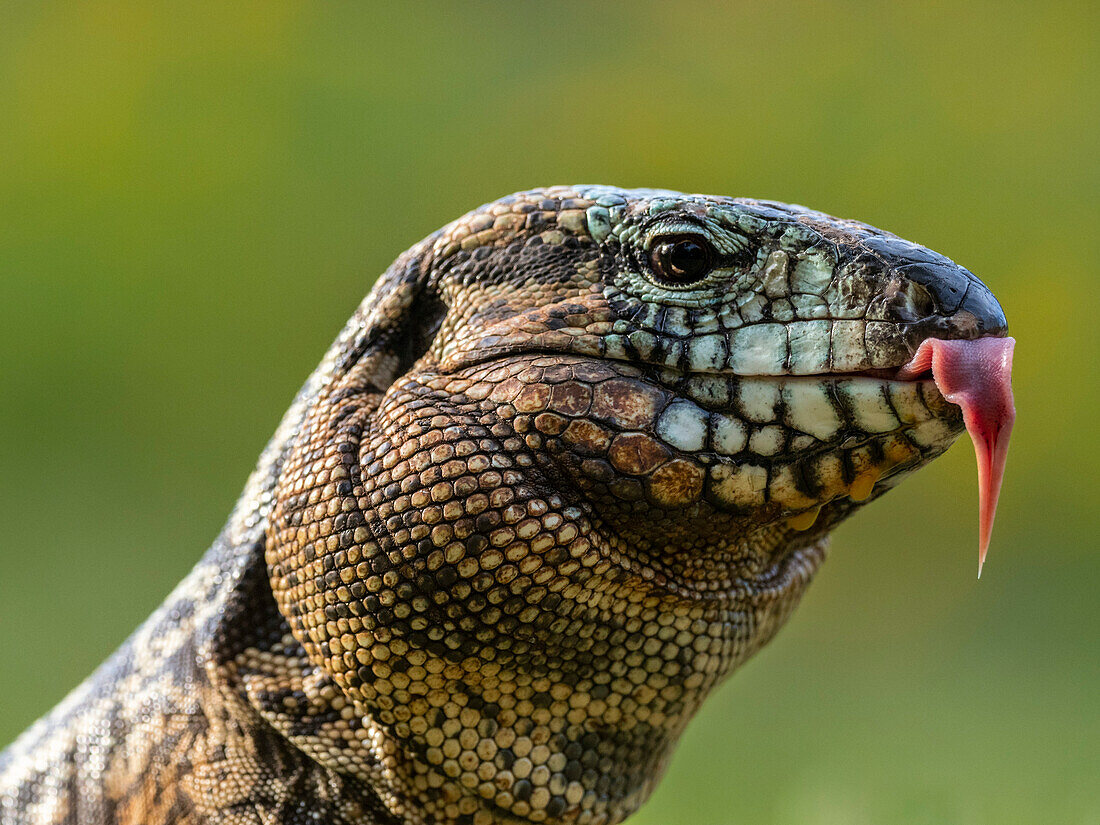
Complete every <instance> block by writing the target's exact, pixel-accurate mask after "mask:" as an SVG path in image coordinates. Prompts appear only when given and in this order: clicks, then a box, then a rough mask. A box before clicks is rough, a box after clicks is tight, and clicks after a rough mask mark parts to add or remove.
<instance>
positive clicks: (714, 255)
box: [649, 234, 719, 286]
mask: <svg viewBox="0 0 1100 825" xmlns="http://www.w3.org/2000/svg"><path fill="white" fill-rule="evenodd" d="M718 259H719V255H718V251H717V250H716V249H715V248H714V246H713V244H711V242H710V241H709V240H707V238H705V237H704V236H702V235H696V234H679V235H665V236H663V237H659V238H655V239H654V241H653V244H652V245H651V246H650V249H649V268H650V271H651V272H652V273H653V276H654V278H656V279H657V281H658V282H660V283H663V284H667V285H670V286H688V285H690V284H694V283H698V282H699V281H701V280H703V279H704V278H706V277H707V275H709V274H710V272H711V270H713V269H714V267H715V266H716V265H717V263H718Z"/></svg>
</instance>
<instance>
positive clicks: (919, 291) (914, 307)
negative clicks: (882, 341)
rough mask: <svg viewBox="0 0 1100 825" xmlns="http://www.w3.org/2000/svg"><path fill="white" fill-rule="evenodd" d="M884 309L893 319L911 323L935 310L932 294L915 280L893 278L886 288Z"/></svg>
mask: <svg viewBox="0 0 1100 825" xmlns="http://www.w3.org/2000/svg"><path fill="white" fill-rule="evenodd" d="M885 298H886V310H887V312H888V313H889V314H890V316H892V317H893V318H894V319H896V320H898V321H901V322H903V323H913V322H914V321H920V320H922V319H924V318H927V317H928V316H929V315H933V314H935V312H936V302H935V301H934V300H933V298H932V294H931V293H930V292H929V291H928V290H927V289H925V288H924V287H923V286H921V285H920V284H918V283H917V282H916V281H909V280H901V279H897V280H894V281H893V282H892V283H891V284H890V285H889V287H888V288H887V289H886V293H885Z"/></svg>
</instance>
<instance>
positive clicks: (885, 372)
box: [0, 186, 1011, 825]
mask: <svg viewBox="0 0 1100 825" xmlns="http://www.w3.org/2000/svg"><path fill="white" fill-rule="evenodd" d="M1006 329H1007V328H1006V322H1005V317H1004V314H1003V313H1002V311H1001V308H1000V307H999V305H998V303H997V301H996V300H995V299H994V297H993V295H992V294H991V293H990V291H989V290H988V289H987V288H986V287H985V286H984V285H983V284H982V283H981V282H980V281H979V280H978V279H977V278H976V277H975V276H974V275H972V274H971V273H970V272H968V271H967V270H965V269H963V268H962V267H960V266H958V265H956V264H954V263H952V262H951V261H950V260H948V259H947V258H945V257H943V256H941V255H939V254H937V253H935V252H931V251H929V250H928V249H925V248H922V247H920V246H917V245H915V244H912V243H909V242H907V241H904V240H902V239H900V238H898V237H896V236H894V235H891V234H889V233H887V232H883V231H880V230H878V229H874V228H872V227H870V226H867V225H865V224H862V223H858V222H855V221H850V220H840V219H837V218H833V217H829V216H827V215H824V214H821V213H819V212H814V211H811V210H809V209H805V208H802V207H798V206H789V205H786V204H781V203H774V202H768V201H755V200H744V199H734V198H725V197H706V196H701V195H683V194H679V193H676V192H669V191H658V190H634V191H627V190H619V189H614V188H611V187H603V186H576V187H554V188H550V189H545V190H536V191H530V192H523V193H519V194H515V195H511V196H509V197H506V198H502V199H501V200H498V201H496V202H495V203H491V204H488V205H486V206H482V207H481V208H479V209H477V210H475V211H473V212H471V213H469V214H467V215H466V216H464V217H462V218H460V219H458V220H457V221H455V222H454V223H451V224H450V225H448V226H446V227H444V228H443V229H441V230H439V231H438V232H436V233H434V234H433V235H431V236H429V237H428V238H426V239H425V240H423V241H421V242H420V243H418V244H416V245H415V246H413V247H412V248H411V249H409V250H408V251H407V252H405V253H403V254H402V255H401V256H400V257H398V258H397V260H396V261H395V262H394V263H393V265H392V266H391V267H390V268H389V269H388V270H387V271H386V272H385V274H383V275H382V277H381V278H380V279H379V280H378V282H377V284H376V285H375V287H374V289H373V290H372V291H371V292H370V294H369V295H368V296H367V297H366V299H365V300H364V301H363V303H362V304H361V305H360V307H359V309H358V310H357V311H356V312H355V314H354V315H353V317H352V318H351V320H350V321H349V322H348V324H347V326H346V327H345V328H344V329H343V331H342V332H341V333H340V335H339V337H338V338H337V339H336V342H335V343H334V344H333V345H332V347H331V349H330V350H329V351H328V353H327V355H326V356H325V357H324V360H322V362H321V364H320V366H319V367H318V368H317V370H316V371H315V372H314V373H313V375H312V376H311V377H310V378H309V379H308V380H307V382H306V384H305V386H304V387H303V388H302V390H301V391H300V392H299V394H298V396H297V398H296V399H295V400H294V402H293V404H292V405H291V407H290V410H289V412H288V413H287V414H286V417H285V418H284V419H283V422H282V424H281V425H280V426H279V428H278V430H277V432H276V433H275V436H274V438H273V439H272V441H271V442H270V444H269V445H268V447H267V448H266V450H265V451H264V453H263V455H262V456H261V457H260V460H259V464H258V466H257V468H256V470H255V472H254V473H253V474H252V476H251V478H250V479H249V481H248V484H247V486H246V488H245V490H244V493H243V495H242V497H241V499H240V501H239V502H238V504H237V506H236V509H235V510H234V511H233V513H232V515H231V516H230V519H229V522H228V524H227V525H226V527H225V529H224V531H223V532H222V533H221V535H220V536H219V537H218V538H217V540H216V541H215V543H214V545H213V546H212V547H211V548H210V550H209V551H208V552H207V553H206V555H205V556H204V557H203V558H202V560H201V561H200V562H199V563H198V565H197V566H196V567H195V569H194V571H193V572H192V573H191V574H190V575H189V576H188V577H187V578H186V579H185V580H184V581H183V583H182V584H180V585H179V587H178V588H177V589H176V590H175V592H173V593H172V594H171V595H170V596H169V597H168V599H167V601H166V602H165V603H164V605H163V606H162V607H161V608H160V609H159V610H158V611H157V612H156V613H155V614H154V615H153V616H152V617H151V618H150V619H149V620H148V621H147V622H146V623H145V624H144V625H143V626H142V627H141V628H139V629H138V630H137V631H136V633H135V634H134V635H133V636H132V637H131V638H130V639H129V640H128V641H127V642H126V643H125V644H124V645H123V647H122V648H121V649H120V650H119V651H118V652H117V653H116V654H115V655H114V656H113V657H112V658H111V659H110V660H109V661H108V662H107V663H106V664H104V665H103V666H102V667H101V668H100V669H99V670H98V671H97V672H96V673H95V674H94V675H93V676H92V677H91V678H90V679H89V680H88V681H87V682H85V683H84V684H83V685H82V686H81V687H79V688H77V689H76V691H75V692H73V693H72V694H71V695H70V696H69V697H68V698H67V699H66V700H65V701H64V702H63V703H62V704H61V705H60V706H59V707H58V708H57V709H55V710H54V711H53V712H52V713H51V714H50V715H49V716H47V717H46V718H44V719H43V720H41V721H40V722H38V723H37V724H36V725H35V726H34V727H32V728H31V729H30V730H29V731H28V732H27V733H26V734H24V735H23V736H22V737H21V738H20V739H19V740H17V741H16V743H15V744H14V745H12V746H11V747H10V748H9V749H8V750H7V751H6V752H5V753H4V754H3V755H2V756H0V821H2V822H3V823H4V825H46V823H73V824H74V825H75V824H76V823H80V825H107V823H112V824H115V823H117V824H118V825H161V824H162V823H187V824H188V825H191V823H195V824H196V825H197V824H198V823H203V824H204V825H207V824H209V825H214V823H217V824H218V825H230V823H234V824H239V825H246V824H247V825H260V823H263V824H264V825H269V824H274V823H281V825H299V824H304V823H317V822H323V823H329V824H330V825H334V824H335V823H348V824H349V825H350V824H351V823H370V825H384V824H385V825H388V824H389V823H407V824H408V825H421V824H423V825H427V824H428V823H448V824H457V823H465V825H484V824H485V823H511V824H512V825H520V823H531V822H542V823H591V824H592V825H595V824H596V823H614V822H619V821H620V820H622V819H624V818H625V817H626V816H628V815H629V814H630V813H631V812H633V811H634V810H635V809H636V808H638V806H639V805H641V803H642V802H644V801H645V799H646V798H647V796H648V795H649V794H650V792H651V791H652V790H653V788H654V786H655V784H656V783H657V782H658V780H659V779H660V777H661V775H662V772H663V771H664V769H665V767H666V765H667V764H668V761H669V758H670V755H671V753H672V751H673V748H674V746H675V744H676V742H677V739H678V738H679V736H680V734H681V732H682V731H683V730H684V727H685V725H686V724H687V723H688V721H689V720H690V719H691V717H692V715H693V714H694V713H695V712H696V711H697V710H698V709H699V706H700V704H701V703H702V702H703V700H704V699H705V698H706V696H707V694H708V693H710V691H711V690H712V689H713V688H714V687H715V685H717V684H718V683H719V682H721V681H722V680H723V679H724V678H725V677H726V676H727V675H728V674H730V673H731V672H732V671H733V670H734V669H735V668H737V667H738V666H739V665H740V664H742V663H743V662H744V661H745V660H746V659H748V658H749V657H750V656H751V655H752V654H753V653H754V652H755V651H757V650H759V649H760V647H761V646H762V645H764V644H766V643H767V642H768V641H769V640H770V639H771V638H772V636H773V635H774V634H775V632H776V631H777V630H778V629H779V627H780V626H781V625H782V624H783V623H784V621H786V619H787V617H788V616H789V615H790V613H791V611H792V610H793V609H794V607H795V605H796V604H797V603H798V600H799V598H800V596H801V595H802V593H803V591H804V590H805V589H806V586H807V585H808V584H809V583H810V580H811V578H812V577H813V575H814V572H815V571H816V570H817V569H818V566H819V565H820V564H821V563H822V561H823V559H824V558H825V552H826V544H827V541H828V536H829V532H830V531H831V530H832V529H833V527H835V526H836V525H837V523H838V522H840V521H841V520H843V519H845V518H847V517H848V516H850V515H851V514H852V513H854V512H855V511H857V510H858V509H859V508H860V507H862V506H863V505H864V504H865V503H867V502H868V501H870V500H872V499H874V498H876V497H878V496H880V495H882V494H883V493H884V492H886V491H887V490H889V489H891V488H893V487H894V486H895V485H896V484H897V483H898V482H899V481H900V480H901V479H902V478H903V477H905V476H906V475H908V474H909V473H910V472H912V471H913V470H915V469H917V468H918V467H921V466H923V465H924V464H926V463H928V462H929V461H931V460H932V459H933V458H935V457H936V456H938V455H940V454H941V453H942V452H943V451H944V450H946V449H947V448H948V446H949V445H950V444H951V443H952V442H953V441H954V440H955V439H956V437H958V436H959V435H960V433H961V432H962V430H963V428H964V419H963V413H964V412H965V413H966V415H967V416H968V421H967V423H970V424H971V431H972V434H973V435H975V438H976V441H978V442H982V440H983V439H984V443H985V445H986V446H987V447H988V450H989V453H988V455H987V456H986V458H985V460H984V461H985V463H984V465H983V467H984V470H983V472H985V475H986V479H985V482H984V483H985V487H983V490H984V492H983V497H984V498H985V500H986V503H985V505H984V507H985V510H983V512H985V511H988V513H987V514H986V515H987V516H988V518H985V517H983V519H984V521H983V537H984V538H983V552H984V541H985V540H987V538H988V524H987V523H985V522H989V521H991V516H992V509H991V507H992V504H991V500H992V501H994V502H995V498H996V487H997V486H998V485H999V477H1000V470H1001V467H1002V466H1003V461H1004V447H1005V444H1006V439H1007V428H1008V425H1009V424H1010V423H1011V421H1010V401H1011V400H1010V397H1009V396H1008V392H1009V391H1008V383H1007V382H1008V368H1009V361H1010V356H1011V339H1009V338H1005V335H1006ZM929 367H931V368H932V372H933V373H935V374H934V375H933V374H931V373H930V372H929ZM945 396H946V397H945ZM949 398H953V399H954V401H955V403H952V400H949ZM979 446H980V444H979ZM732 813H735V812H732Z"/></svg>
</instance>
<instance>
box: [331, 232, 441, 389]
mask: <svg viewBox="0 0 1100 825" xmlns="http://www.w3.org/2000/svg"><path fill="white" fill-rule="evenodd" d="M418 251H419V250H418V249H414V250H410V252H408V253H406V254H405V255H402V256H401V257H400V258H398V259H397V261H395V262H394V264H393V265H392V266H391V267H390V268H389V269H387V270H386V271H385V272H384V273H383V274H382V276H381V277H380V278H379V279H378V282H377V283H376V284H375V286H374V288H373V289H372V290H371V292H370V294H369V295H368V296H367V297H366V299H364V301H363V303H362V304H360V306H359V309H358V311H357V312H356V313H355V315H354V316H353V317H352V319H351V321H350V322H349V324H348V326H347V327H346V328H345V330H344V333H343V334H342V335H341V337H340V340H339V341H338V342H337V350H338V354H337V363H336V368H335V375H334V379H335V380H334V383H338V384H339V385H341V386H344V387H347V386H356V387H359V388H360V389H367V390H369V391H373V392H385V390H386V389H387V388H388V387H389V386H390V385H391V384H392V383H393V382H394V381H395V380H396V379H397V378H398V377H399V376H401V375H403V374H405V373H406V372H408V371H409V369H411V368H412V366H413V364H415V363H416V362H417V361H418V360H419V359H420V358H421V357H422V356H423V355H424V354H425V353H426V352H427V351H428V349H429V347H431V344H432V341H433V340H434V339H435V336H436V334H437V333H438V332H439V329H440V327H441V326H442V324H443V319H444V317H445V316H446V314H447V306H446V304H444V302H443V300H442V299H441V298H440V297H439V296H438V295H437V294H436V293H435V291H434V290H433V289H431V288H430V286H429V285H428V283H427V269H428V264H427V259H426V258H425V257H424V256H422V255H421V254H416V253H417V252H418ZM344 342H346V343H344Z"/></svg>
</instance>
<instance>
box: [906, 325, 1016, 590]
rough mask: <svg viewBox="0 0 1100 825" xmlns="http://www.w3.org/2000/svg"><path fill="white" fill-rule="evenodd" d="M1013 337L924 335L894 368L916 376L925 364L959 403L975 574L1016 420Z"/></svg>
mask: <svg viewBox="0 0 1100 825" xmlns="http://www.w3.org/2000/svg"><path fill="white" fill-rule="evenodd" d="M1015 346H1016V341H1015V339H1013V338H978V339H976V340H973V341H944V340H940V339H939V338H928V339H925V340H924V341H922V342H921V345H920V346H919V347H918V348H917V354H916V355H914V356H913V359H912V360H911V361H910V362H909V363H908V364H906V365H905V366H904V367H902V368H901V370H900V371H899V373H898V378H901V379H907V378H915V377H917V376H918V375H920V374H921V373H922V372H925V371H926V370H927V369H928V368H929V367H931V368H932V378H933V379H934V380H935V382H936V386H937V387H938V388H939V390H940V392H941V393H942V394H943V397H944V398H946V399H947V400H948V401H950V402H951V403H952V404H958V405H959V406H960V407H962V413H963V423H964V424H966V431H967V432H968V433H970V438H971V440H972V441H973V442H974V452H975V454H976V456H977V459H978V578H981V576H982V565H983V564H985V554H986V551H987V550H988V549H989V536H990V534H991V533H992V532H993V516H994V514H995V513H996V512H997V497H998V496H999V495H1000V492H1001V479H1002V478H1003V477H1004V471H1005V459H1006V458H1007V457H1008V436H1009V434H1011V432H1012V423H1013V422H1014V421H1015V420H1016V408H1015V407H1014V406H1013V404H1012V348H1013V347H1015Z"/></svg>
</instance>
